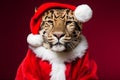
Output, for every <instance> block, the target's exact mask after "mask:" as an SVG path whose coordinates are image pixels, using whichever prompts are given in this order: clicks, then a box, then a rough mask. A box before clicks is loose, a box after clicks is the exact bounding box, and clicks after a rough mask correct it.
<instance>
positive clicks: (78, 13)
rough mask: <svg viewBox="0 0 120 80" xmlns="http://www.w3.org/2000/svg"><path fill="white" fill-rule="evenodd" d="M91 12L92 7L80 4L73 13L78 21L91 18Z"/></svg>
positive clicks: (85, 20)
mask: <svg viewBox="0 0 120 80" xmlns="http://www.w3.org/2000/svg"><path fill="white" fill-rule="evenodd" d="M92 13H93V12H92V9H91V8H90V7H89V6H88V5H87V4H82V5H79V6H78V7H77V8H76V9H75V12H74V15H75V17H76V18H77V20H79V21H80V22H87V21H88V20H90V19H91V18H92Z"/></svg>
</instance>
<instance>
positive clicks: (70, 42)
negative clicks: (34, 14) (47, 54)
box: [40, 9, 82, 52]
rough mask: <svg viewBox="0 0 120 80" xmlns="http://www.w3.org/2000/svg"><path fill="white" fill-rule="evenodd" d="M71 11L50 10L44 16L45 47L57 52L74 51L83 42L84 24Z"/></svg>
mask: <svg viewBox="0 0 120 80" xmlns="http://www.w3.org/2000/svg"><path fill="white" fill-rule="evenodd" d="M73 13H74V12H73V11H72V10H69V9H50V10H48V11H46V12H45V13H44V14H43V16H42V22H41V29H40V32H42V33H41V34H42V36H43V46H44V47H45V48H48V49H51V50H52V51H55V52H63V51H70V50H73V49H74V48H75V47H76V46H77V44H78V43H79V42H80V40H81V37H80V36H81V30H82V23H80V22H79V21H78V20H77V19H76V18H75V16H74V14H73Z"/></svg>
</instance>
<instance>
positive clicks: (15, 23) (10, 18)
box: [0, 0, 120, 80]
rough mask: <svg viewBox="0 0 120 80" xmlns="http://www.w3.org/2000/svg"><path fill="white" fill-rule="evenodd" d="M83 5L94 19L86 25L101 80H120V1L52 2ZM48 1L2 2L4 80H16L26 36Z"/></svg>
mask: <svg viewBox="0 0 120 80" xmlns="http://www.w3.org/2000/svg"><path fill="white" fill-rule="evenodd" d="M49 1H56V2H62V3H67V4H73V5H79V4H83V3H87V4H89V5H90V6H91V8H92V9H93V12H94V14H93V18H92V19H91V20H90V21H89V22H87V23H85V24H84V29H83V33H84V35H85V36H86V37H87V39H88V42H89V48H90V57H91V58H93V59H95V61H96V63H97V65H98V76H99V78H100V80H120V1H119V0H66V1H65V0H59V1H57V0H49ZM49 1H48V0H3V1H2V0H0V80H14V78H15V74H16V70H17V68H18V66H19V64H20V63H21V61H22V60H23V58H24V57H25V55H26V52H27V47H28V46H27V43H26V37H27V35H28V34H29V33H30V30H29V21H30V19H31V17H32V15H33V14H34V8H35V7H38V6H39V5H40V4H42V3H44V2H49Z"/></svg>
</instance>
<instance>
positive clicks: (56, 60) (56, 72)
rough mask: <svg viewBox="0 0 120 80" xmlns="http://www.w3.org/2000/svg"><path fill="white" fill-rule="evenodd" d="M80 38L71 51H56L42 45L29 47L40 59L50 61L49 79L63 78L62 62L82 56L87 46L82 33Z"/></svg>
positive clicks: (57, 79) (60, 79)
mask: <svg viewBox="0 0 120 80" xmlns="http://www.w3.org/2000/svg"><path fill="white" fill-rule="evenodd" d="M81 39H82V40H81V42H80V43H79V44H78V46H77V47H76V48H75V49H74V50H73V51H72V52H68V53H64V52H63V53H57V52H54V51H51V50H49V49H46V48H45V47H43V46H39V47H32V46H29V47H30V49H32V50H33V52H34V53H35V54H36V56H37V57H39V58H41V59H42V60H47V61H49V62H50V64H52V71H51V73H50V75H51V80H65V75H64V74H65V64H64V62H71V61H73V60H75V59H76V58H82V56H83V55H84V54H85V51H86V49H87V48H88V44H87V41H86V39H85V37H84V36H83V35H81Z"/></svg>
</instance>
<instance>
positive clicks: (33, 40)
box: [27, 33, 43, 47]
mask: <svg viewBox="0 0 120 80" xmlns="http://www.w3.org/2000/svg"><path fill="white" fill-rule="evenodd" d="M27 42H28V44H29V45H31V46H33V47H38V46H40V45H42V42H43V38H42V35H40V34H35V35H34V34H32V33H31V34H29V35H28V37H27Z"/></svg>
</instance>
